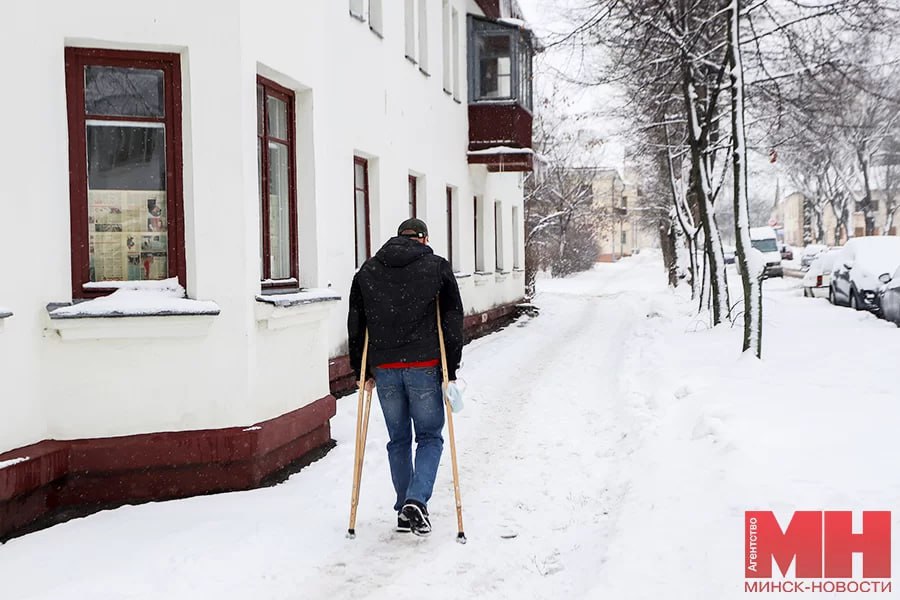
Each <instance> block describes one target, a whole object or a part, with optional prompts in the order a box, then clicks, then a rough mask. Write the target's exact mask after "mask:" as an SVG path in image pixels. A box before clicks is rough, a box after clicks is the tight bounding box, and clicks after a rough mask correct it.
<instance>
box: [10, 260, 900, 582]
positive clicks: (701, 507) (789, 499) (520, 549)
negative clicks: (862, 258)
mask: <svg viewBox="0 0 900 600" xmlns="http://www.w3.org/2000/svg"><path fill="white" fill-rule="evenodd" d="M540 283H541V285H540V287H539V289H540V293H539V296H538V298H537V299H536V304H538V305H539V306H540V307H541V315H540V316H539V317H538V318H534V319H527V318H525V319H522V320H520V321H519V322H517V323H515V324H514V325H512V326H510V327H508V328H507V329H505V330H504V331H501V332H499V333H497V334H494V335H491V336H488V337H485V338H482V339H480V340H477V341H475V342H474V343H472V344H470V345H469V346H467V347H466V349H465V351H464V357H463V361H464V365H463V369H462V370H461V371H460V376H461V377H462V378H464V379H465V380H466V382H467V383H468V389H467V391H466V407H465V410H464V411H463V412H461V413H459V414H458V415H457V417H456V420H455V424H456V432H457V444H458V449H459V453H460V454H459V458H460V469H461V489H462V497H463V505H464V509H465V513H464V514H465V521H466V523H465V526H466V533H467V534H468V537H469V543H468V544H467V545H460V544H457V543H456V542H455V536H456V519H455V511H454V505H453V490H452V485H451V480H450V467H449V453H447V452H445V460H444V462H443V464H442V466H441V471H440V475H439V478H438V482H437V485H436V488H435V494H434V497H433V498H432V501H431V504H430V509H431V512H432V521H433V525H434V533H433V534H432V536H431V537H430V538H429V539H419V538H416V537H414V536H412V535H409V534H396V533H394V532H393V531H392V525H393V524H394V515H393V513H392V512H391V504H392V502H393V491H392V489H391V486H390V477H389V473H388V466H387V460H386V453H385V450H384V446H385V443H386V434H385V431H384V423H383V420H382V417H381V413H380V410H376V407H373V412H372V422H371V425H370V428H369V440H368V445H367V450H366V465H365V470H364V474H363V483H362V493H361V500H360V511H359V519H358V523H357V532H358V536H357V539H355V540H347V539H345V537H344V534H345V531H346V527H347V514H348V508H349V506H348V505H349V497H350V483H351V468H352V461H353V431H354V422H355V421H354V415H355V410H356V398H355V396H348V397H345V398H343V399H341V400H340V401H339V402H338V415H337V417H336V418H335V420H334V421H333V436H334V438H335V439H336V440H337V447H336V448H335V449H334V450H333V451H332V452H331V453H329V454H328V455H327V456H326V457H325V458H324V459H322V460H320V461H318V462H316V463H314V464H313V465H311V466H309V467H308V468H306V469H304V470H303V471H302V472H301V473H299V474H297V475H294V476H293V477H291V478H290V480H288V481H287V482H286V483H284V484H281V485H278V486H275V487H272V488H267V489H260V490H254V491H249V492H241V493H232V494H221V495H216V496H207V497H201V498H191V499H186V500H181V501H174V502H166V503H154V504H146V505H142V506H129V507H123V508H120V509H117V510H112V511H107V512H103V513H100V514H96V515H92V516H90V517H87V518H84V519H77V520H74V521H71V522H68V523H65V524H62V525H59V526H56V527H53V528H51V529H48V530H45V531H41V532H37V533H34V534H31V535H28V536H25V537H23V538H18V539H14V540H12V541H10V542H9V543H7V544H5V545H3V546H0V598H3V599H4V600H20V599H26V598H35V599H37V598H41V599H48V600H49V599H54V600H60V599H90V600H101V599H116V600H122V599H139V598H140V599H148V600H149V599H154V600H155V599H166V600H175V599H206V598H210V599H211V598H216V599H245V598H259V599H320V598H321V599H327V600H338V599H343V598H367V599H370V598H371V599H390V600H396V599H403V598H428V599H429V600H431V599H444V598H447V599H457V598H510V599H520V598H541V599H543V598H604V599H607V598H608V599H615V600H618V599H624V600H630V599H640V598H647V599H654V600H658V599H666V600H670V599H707V598H708V599H716V600H719V599H726V598H747V597H753V596H757V595H758V594H745V593H744V585H743V584H744V580H743V567H744V563H743V561H744V557H743V551H744V540H743V527H744V523H743V513H744V511H745V510H751V509H755V510H773V511H775V512H776V514H777V515H779V516H784V515H788V516H789V515H790V514H791V512H792V511H794V510H801V509H802V510H823V509H847V510H855V511H859V510H865V509H868V510H878V509H880V510H891V509H897V511H898V512H895V513H894V514H895V515H900V506H898V502H900V476H898V475H897V470H896V464H895V463H896V457H897V456H898V455H900V435H898V431H900V406H898V404H900V384H898V381H900V380H898V375H897V367H898V358H897V357H898V356H900V330H898V329H897V328H896V327H894V326H893V325H890V324H887V323H885V322H884V321H878V320H876V319H875V318H873V317H872V316H871V315H868V314H864V313H857V312H853V311H850V310H849V309H838V308H835V307H832V306H831V305H829V304H828V303H827V302H826V301H824V300H814V299H805V298H802V297H801V294H800V290H799V288H798V287H797V285H798V283H799V281H798V280H789V279H788V280H784V281H780V280H777V281H768V282H766V284H765V296H766V299H765V326H766V330H765V334H764V355H765V357H764V360H763V361H757V360H756V359H754V358H751V357H746V356H741V354H740V335H741V331H740V328H739V327H735V328H731V327H730V326H728V325H726V326H723V327H719V328H716V329H710V328H709V326H708V322H706V321H705V320H704V319H703V318H702V317H697V316H696V314H695V311H694V310H693V308H692V304H691V302H690V300H689V299H688V298H687V297H686V296H685V295H684V293H683V292H681V291H680V292H678V293H673V292H671V291H669V290H667V289H666V287H665V279H664V274H663V272H662V267H661V260H660V258H659V256H658V255H657V254H652V253H651V254H647V255H642V256H640V257H637V258H634V259H629V260H625V261H622V262H620V263H617V264H613V265H598V266H597V267H596V268H595V269H594V270H593V271H591V272H588V273H583V274H580V275H577V276H574V277H571V278H567V279H563V280H542V281H541V282H540ZM732 290H733V292H734V293H737V291H738V286H737V282H736V281H735V285H734V286H733V287H732ZM894 529H895V531H898V530H900V527H897V523H896V519H895V524H894ZM897 583H898V584H900V582H897ZM898 587H900V586H898ZM764 596H765V597H778V596H779V594H764ZM804 596H813V597H815V596H816V595H815V594H804ZM823 597H824V596H823ZM827 597H834V595H829V596H827ZM882 597H887V595H882Z"/></svg>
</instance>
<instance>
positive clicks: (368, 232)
mask: <svg viewBox="0 0 900 600" xmlns="http://www.w3.org/2000/svg"><path fill="white" fill-rule="evenodd" d="M356 165H362V168H363V186H362V187H358V186H357V182H356ZM356 192H363V196H364V198H365V204H366V207H365V211H364V212H365V214H366V222H365V228H366V258H367V259H368V258H371V257H372V234H371V230H370V228H369V225H370V223H369V161H368V160H366V159H365V158H361V157H359V156H354V157H353V224H354V229H353V248H354V254H353V261H354V262H355V263H356V267H357V268H359V267H361V266H362V263H359V262H357V261H358V260H359V236H358V235H356V232H357V230H358V229H359V225H360V224H359V223H358V222H357V221H356V215H357V212H356Z"/></svg>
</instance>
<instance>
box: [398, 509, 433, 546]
mask: <svg viewBox="0 0 900 600" xmlns="http://www.w3.org/2000/svg"><path fill="white" fill-rule="evenodd" d="M403 515H404V516H405V517H406V518H407V519H408V520H409V529H410V531H412V532H413V534H414V535H417V536H419V537H427V536H428V535H429V534H430V533H431V520H430V519H429V518H428V509H427V508H425V505H424V504H422V503H421V502H417V501H416V500H407V501H406V504H404V505H403Z"/></svg>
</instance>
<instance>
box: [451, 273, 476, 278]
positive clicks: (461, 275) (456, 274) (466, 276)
mask: <svg viewBox="0 0 900 600" xmlns="http://www.w3.org/2000/svg"><path fill="white" fill-rule="evenodd" d="M453 276H454V277H456V278H457V279H467V278H469V277H471V276H472V274H471V273H454V274H453Z"/></svg>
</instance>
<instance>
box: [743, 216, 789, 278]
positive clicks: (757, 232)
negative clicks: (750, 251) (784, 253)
mask: <svg viewBox="0 0 900 600" xmlns="http://www.w3.org/2000/svg"><path fill="white" fill-rule="evenodd" d="M750 244H751V245H752V246H753V247H754V248H756V249H757V250H759V251H760V252H762V254H763V259H764V260H765V261H766V270H765V272H764V274H763V277H782V276H783V275H784V268H783V267H782V266H781V251H780V250H779V249H778V236H776V235H775V230H774V229H772V228H771V227H751V228H750Z"/></svg>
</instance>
